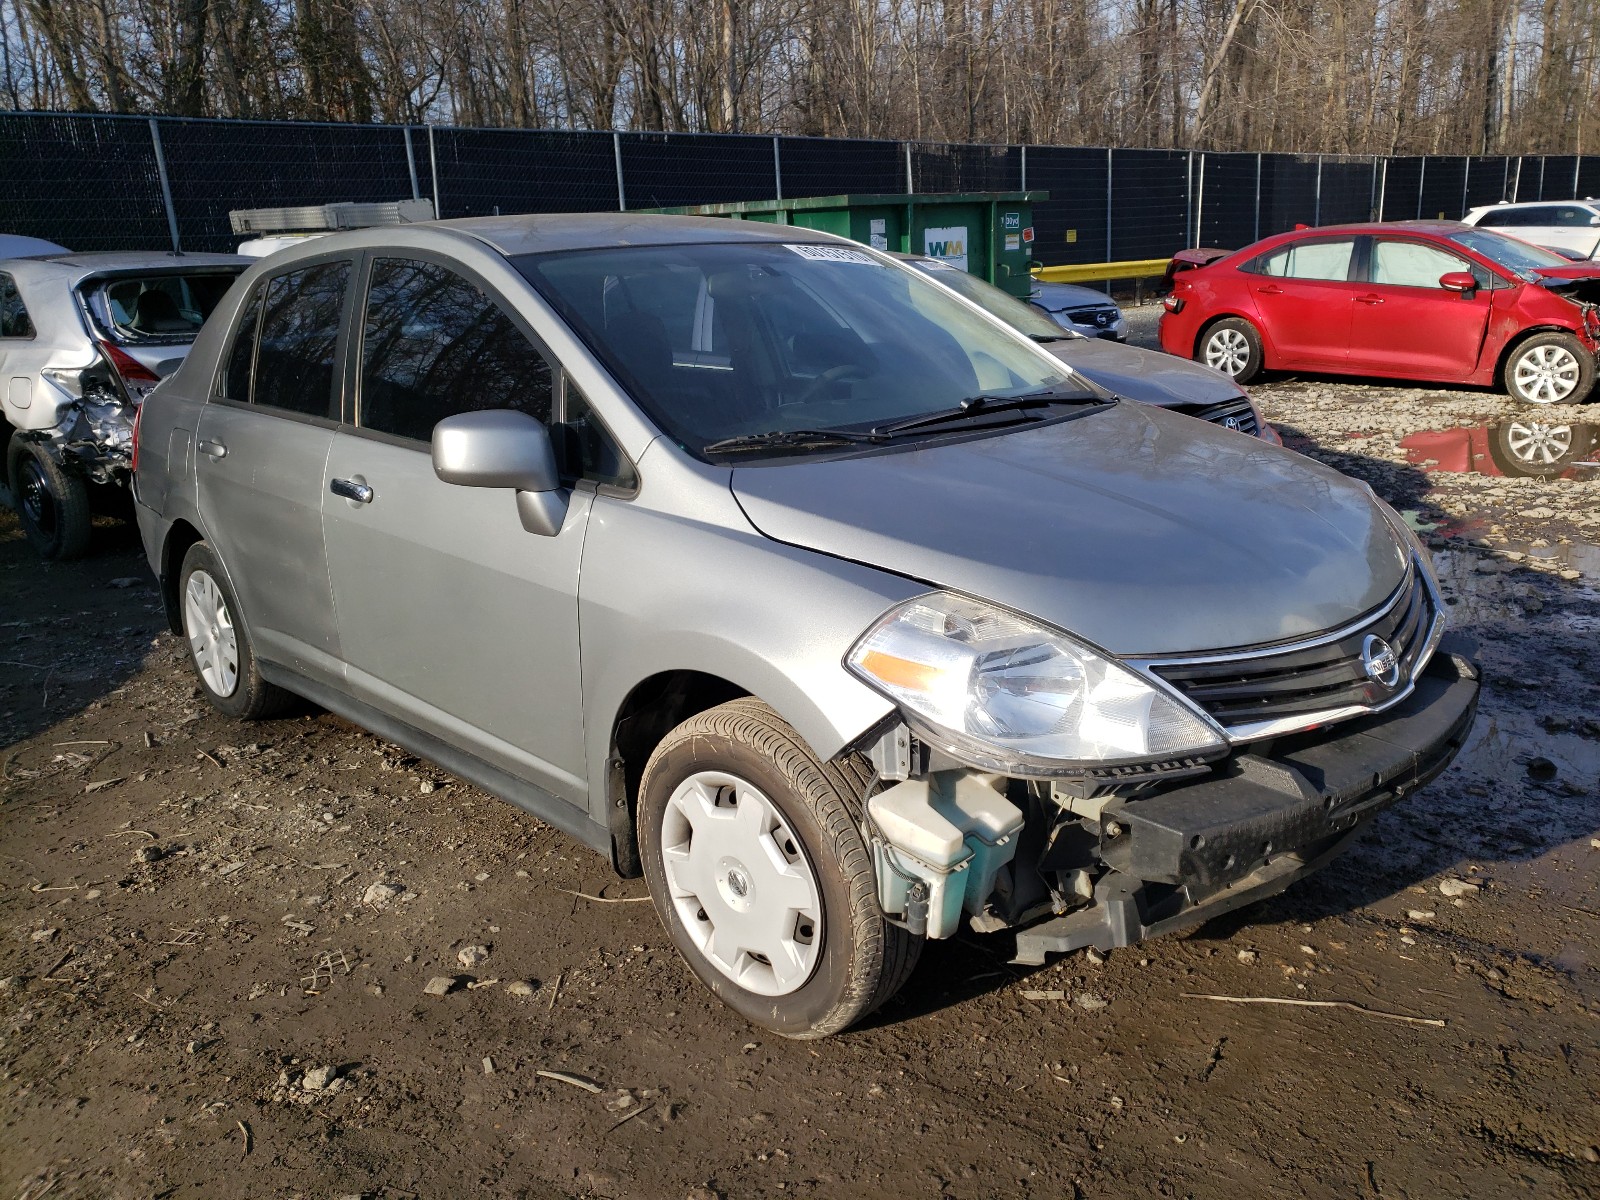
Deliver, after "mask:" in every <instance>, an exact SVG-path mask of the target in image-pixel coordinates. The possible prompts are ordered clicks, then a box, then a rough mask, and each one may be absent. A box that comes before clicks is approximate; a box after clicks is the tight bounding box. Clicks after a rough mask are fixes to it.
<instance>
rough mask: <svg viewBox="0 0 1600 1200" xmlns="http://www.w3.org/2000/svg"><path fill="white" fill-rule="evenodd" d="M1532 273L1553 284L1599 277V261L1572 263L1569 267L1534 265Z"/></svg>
mask: <svg viewBox="0 0 1600 1200" xmlns="http://www.w3.org/2000/svg"><path fill="white" fill-rule="evenodd" d="M1533 273H1534V274H1535V275H1537V276H1539V278H1540V279H1544V280H1548V281H1550V282H1551V283H1554V284H1560V283H1570V282H1574V281H1577V280H1584V279H1600V263H1595V264H1588V263H1573V264H1572V265H1571V266H1570V267H1535V268H1534V269H1533Z"/></svg>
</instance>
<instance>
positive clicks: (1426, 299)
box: [1349, 236, 1498, 380]
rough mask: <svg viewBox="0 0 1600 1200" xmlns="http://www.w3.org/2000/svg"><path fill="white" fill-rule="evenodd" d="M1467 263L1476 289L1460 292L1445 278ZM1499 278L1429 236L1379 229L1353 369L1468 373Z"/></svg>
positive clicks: (1353, 338) (1353, 344)
mask: <svg viewBox="0 0 1600 1200" xmlns="http://www.w3.org/2000/svg"><path fill="white" fill-rule="evenodd" d="M1456 271H1465V272H1468V273H1470V274H1472V275H1473V276H1474V277H1475V278H1476V279H1477V280H1478V285H1479V286H1478V290H1477V291H1475V292H1470V293H1464V292H1452V291H1449V290H1448V289H1446V288H1442V287H1440V286H1439V278H1440V276H1442V275H1447V274H1450V273H1451V272H1456ZM1496 282H1498V280H1497V278H1496V277H1495V276H1493V275H1492V274H1490V272H1489V271H1488V270H1486V269H1485V268H1483V267H1481V266H1478V265H1476V264H1474V263H1471V262H1468V261H1467V260H1466V259H1465V258H1462V257H1461V256H1460V255H1458V254H1454V253H1452V252H1450V251H1449V250H1446V249H1444V248H1443V247H1442V246H1439V245H1436V244H1434V243H1432V242H1429V241H1426V240H1423V239H1421V238H1405V237H1389V236H1383V237H1375V238H1373V239H1372V245H1371V252H1370V254H1369V255H1368V265H1367V285H1366V286H1364V287H1363V288H1362V289H1361V290H1360V291H1359V292H1358V293H1357V294H1356V297H1355V305H1354V314H1353V321H1352V324H1351V330H1350V360H1349V365H1350V369H1351V370H1352V371H1361V372H1367V373H1370V374H1373V375H1400V376H1405V377H1408V378H1418V379H1440V380H1453V379H1465V378H1466V377H1467V376H1468V375H1470V374H1471V373H1472V372H1473V370H1474V369H1475V368H1476V367H1477V365H1478V356H1479V354H1480V353H1481V352H1482V350H1483V339H1484V333H1485V331H1486V330H1487V328H1488V325H1489V308H1490V304H1491V298H1492V296H1493V291H1492V290H1491V289H1492V287H1493V285H1494V284H1495V283H1496Z"/></svg>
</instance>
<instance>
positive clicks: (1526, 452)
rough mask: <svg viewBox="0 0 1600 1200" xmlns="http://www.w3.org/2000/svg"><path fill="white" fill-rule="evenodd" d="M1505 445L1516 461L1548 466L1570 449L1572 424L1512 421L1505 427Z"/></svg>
mask: <svg viewBox="0 0 1600 1200" xmlns="http://www.w3.org/2000/svg"><path fill="white" fill-rule="evenodd" d="M1506 447H1507V448H1508V449H1509V450H1510V451H1511V454H1512V456H1513V457H1514V458H1515V459H1516V460H1517V461H1518V462H1523V463H1528V464H1530V465H1533V466H1539V467H1548V466H1550V465H1551V464H1552V463H1557V462H1560V461H1561V459H1562V457H1563V456H1565V455H1566V453H1567V451H1569V450H1571V449H1572V426H1570V425H1546V424H1544V423H1543V422H1542V421H1513V422H1511V424H1510V426H1508V427H1507V429H1506Z"/></svg>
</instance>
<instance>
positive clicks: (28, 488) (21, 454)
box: [7, 439, 93, 559]
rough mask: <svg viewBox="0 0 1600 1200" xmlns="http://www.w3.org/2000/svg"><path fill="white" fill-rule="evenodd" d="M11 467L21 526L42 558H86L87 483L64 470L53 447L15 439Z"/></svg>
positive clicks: (13, 489) (90, 520) (88, 523)
mask: <svg viewBox="0 0 1600 1200" xmlns="http://www.w3.org/2000/svg"><path fill="white" fill-rule="evenodd" d="M7 457H8V459H9V462H8V464H7V465H8V468H9V470H10V474H11V486H12V491H13V494H14V495H15V497H16V504H17V513H18V515H19V516H21V518H22V530H23V532H24V533H25V534H26V535H27V538H28V542H29V544H30V545H32V546H33V548H34V549H35V550H36V551H38V553H39V557H41V558H51V559H69V558H82V557H83V556H84V554H86V553H87V552H88V550H89V528H90V524H91V522H92V520H93V516H92V513H91V512H90V508H89V485H88V484H87V483H86V482H85V481H84V480H82V479H80V478H78V476H76V475H72V474H69V473H68V472H66V471H63V470H62V469H61V468H60V467H59V466H57V465H56V462H55V460H54V459H52V458H51V457H50V454H49V451H47V450H46V449H45V448H44V447H43V446H40V445H38V444H36V443H34V442H25V441H22V440H20V439H13V441H12V443H11V452H10V454H9V455H8V456H7Z"/></svg>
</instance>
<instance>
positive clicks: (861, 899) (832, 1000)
mask: <svg viewBox="0 0 1600 1200" xmlns="http://www.w3.org/2000/svg"><path fill="white" fill-rule="evenodd" d="M871 779H872V772H871V769H870V768H869V767H868V766H867V765H866V764H865V763H864V762H863V761H860V760H857V759H852V760H847V761H836V762H828V763H824V762H822V761H820V760H819V759H817V758H816V756H815V755H813V754H812V753H811V751H810V749H809V748H808V747H807V746H806V745H805V743H804V742H803V741H802V740H801V739H800V737H799V735H798V734H796V733H795V731H794V730H793V729H792V728H791V727H790V726H789V725H788V724H787V723H786V722H785V721H784V720H783V719H782V718H781V717H779V716H778V714H777V713H775V712H773V711H772V709H770V708H769V707H767V706H766V705H765V704H762V703H761V702H760V701H758V700H750V699H743V700H733V701H730V702H728V703H727V704H722V705H718V706H717V707H716V708H713V709H709V710H707V711H706V712H703V713H701V714H699V715H698V716H695V717H691V718H690V719H689V720H687V721H685V722H684V723H683V724H681V725H679V726H678V727H677V728H676V729H674V730H673V731H672V732H671V733H669V734H668V735H667V736H666V738H664V739H663V740H662V742H661V744H660V745H659V746H657V747H656V750H655V752H654V753H653V754H652V755H651V756H650V761H649V763H648V764H647V765H646V766H645V770H644V778H643V780H642V781H641V784H640V797H639V814H638V820H639V840H640V846H641V850H642V857H643V861H644V873H645V880H646V882H647V883H648V884H649V886H650V894H651V896H652V898H653V899H654V900H655V904H656V910H657V912H658V913H659V914H660V916H661V922H662V924H663V925H664V926H665V927H666V930H667V933H668V935H669V936H670V937H671V938H672V940H673V943H674V944H675V945H676V946H677V948H678V952H679V953H680V954H681V955H682V956H683V958H684V961H685V962H687V963H688V965H689V968H690V970H692V971H693V972H694V973H695V975H696V976H698V977H699V979H700V981H701V982H702V983H704V984H705V985H706V986H707V987H709V988H710V989H711V990H712V992H714V993H715V994H716V995H717V997H718V998H719V999H720V1000H722V1002H723V1003H724V1004H726V1005H728V1007H730V1008H732V1009H733V1010H734V1011H736V1012H738V1013H739V1014H740V1015H741V1016H743V1017H744V1018H745V1019H746V1020H748V1021H750V1022H751V1023H753V1024H755V1025H760V1026H762V1027H764V1028H766V1029H770V1030H772V1031H773V1032H774V1033H778V1034H781V1035H783V1036H784V1037H791V1038H816V1037H823V1036H826V1035H827V1034H830V1033H836V1032H838V1031H839V1030H841V1029H844V1028H845V1027H846V1026H848V1025H850V1024H851V1023H852V1022H854V1021H857V1020H859V1019H860V1018H862V1017H864V1016H866V1015H867V1014H868V1013H870V1012H872V1011H873V1010H874V1009H875V1008H877V1007H878V1006H879V1005H881V1004H882V1003H884V1002H885V1001H886V1000H888V999H889V997H891V996H892V995H894V993H895V992H897V991H898V990H899V989H900V987H901V985H902V984H903V983H904V982H905V981H906V979H907V978H908V977H909V976H910V974H911V970H912V968H913V967H914V966H915V965H916V960H917V956H918V955H919V953H920V952H921V948H922V939H921V938H916V937H913V936H912V935H911V934H909V933H907V932H906V931H905V930H904V929H903V928H901V927H900V926H897V925H893V924H891V923H890V922H889V921H888V920H887V919H886V918H885V917H884V915H883V912H882V910H881V909H880V907H879V905H878V894H877V890H878V889H877V877H876V874H875V873H874V871H873V866H872V858H871V855H870V854H869V853H868V851H867V847H866V844H865V843H864V842H863V841H862V837H861V831H860V829H859V827H858V825H857V821H856V818H855V816H854V812H855V809H856V807H857V806H858V805H859V804H860V803H861V799H862V794H863V792H864V791H865V790H866V788H867V786H868V785H869V784H870V782H871Z"/></svg>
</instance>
